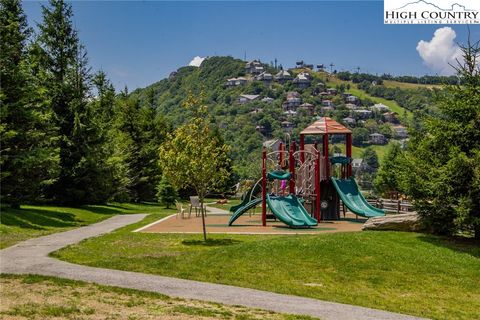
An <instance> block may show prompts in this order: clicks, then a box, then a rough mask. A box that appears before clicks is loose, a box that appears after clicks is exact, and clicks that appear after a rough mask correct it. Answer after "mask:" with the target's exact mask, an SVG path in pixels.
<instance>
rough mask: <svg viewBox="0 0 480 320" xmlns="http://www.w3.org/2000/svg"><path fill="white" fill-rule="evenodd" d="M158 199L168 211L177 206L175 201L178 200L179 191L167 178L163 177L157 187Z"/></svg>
mask: <svg viewBox="0 0 480 320" xmlns="http://www.w3.org/2000/svg"><path fill="white" fill-rule="evenodd" d="M157 199H158V202H160V203H161V204H163V205H164V206H165V207H166V208H167V209H169V208H170V206H173V205H175V200H177V199H178V193H177V190H175V188H174V187H173V186H172V185H171V184H170V182H169V181H168V180H167V178H166V177H165V176H164V177H162V180H160V183H159V184H158V186H157Z"/></svg>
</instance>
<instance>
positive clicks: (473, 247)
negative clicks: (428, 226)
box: [419, 234, 480, 258]
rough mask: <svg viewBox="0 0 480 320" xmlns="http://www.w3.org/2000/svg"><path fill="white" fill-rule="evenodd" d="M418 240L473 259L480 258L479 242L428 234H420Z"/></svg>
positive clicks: (470, 239)
mask: <svg viewBox="0 0 480 320" xmlns="http://www.w3.org/2000/svg"><path fill="white" fill-rule="evenodd" d="M419 239H420V240H421V241H424V242H428V243H431V244H433V245H436V246H440V247H444V248H447V249H450V250H453V251H455V252H461V253H466V254H469V255H471V256H473V257H475V258H480V242H479V241H476V240H475V239H473V238H466V237H459V236H456V237H451V238H447V237H440V236H434V235H428V234H422V235H421V236H420V237H419Z"/></svg>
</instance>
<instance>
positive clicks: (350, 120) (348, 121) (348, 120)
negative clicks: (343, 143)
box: [342, 117, 357, 126]
mask: <svg viewBox="0 0 480 320" xmlns="http://www.w3.org/2000/svg"><path fill="white" fill-rule="evenodd" d="M342 121H343V122H344V123H346V124H348V125H349V126H354V125H355V123H357V121H355V119H354V118H352V117H346V118H343V119H342Z"/></svg>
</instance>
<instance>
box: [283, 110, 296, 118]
mask: <svg viewBox="0 0 480 320" xmlns="http://www.w3.org/2000/svg"><path fill="white" fill-rule="evenodd" d="M283 114H284V115H286V116H287V117H294V116H296V115H297V111H293V110H287V111H285V112H284V113H283Z"/></svg>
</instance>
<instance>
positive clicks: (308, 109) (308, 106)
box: [298, 103, 315, 116]
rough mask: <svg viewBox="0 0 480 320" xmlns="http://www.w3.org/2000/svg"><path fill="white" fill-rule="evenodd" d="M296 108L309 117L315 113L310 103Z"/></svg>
mask: <svg viewBox="0 0 480 320" xmlns="http://www.w3.org/2000/svg"><path fill="white" fill-rule="evenodd" d="M298 108H299V109H301V110H305V112H306V113H307V114H308V115H310V116H313V115H314V113H315V106H314V105H313V104H311V103H302V104H301V105H300V106H299V107H298Z"/></svg>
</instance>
